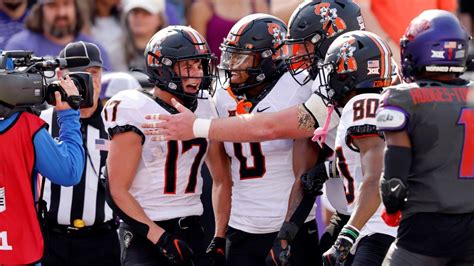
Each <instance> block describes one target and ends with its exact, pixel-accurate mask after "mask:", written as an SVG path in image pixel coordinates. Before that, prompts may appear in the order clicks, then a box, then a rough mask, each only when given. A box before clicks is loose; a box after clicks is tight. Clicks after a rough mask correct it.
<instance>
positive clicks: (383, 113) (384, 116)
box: [376, 106, 408, 131]
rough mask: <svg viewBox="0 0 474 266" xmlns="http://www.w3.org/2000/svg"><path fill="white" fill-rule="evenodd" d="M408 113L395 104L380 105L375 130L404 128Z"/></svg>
mask: <svg viewBox="0 0 474 266" xmlns="http://www.w3.org/2000/svg"><path fill="white" fill-rule="evenodd" d="M407 122H408V114H407V113H406V112H404V111H403V109H401V108H397V107H395V106H388V107H382V108H380V109H379V110H378V112H377V116H376V124H377V130H382V131H397V130H401V129H403V128H405V126H406V124H407Z"/></svg>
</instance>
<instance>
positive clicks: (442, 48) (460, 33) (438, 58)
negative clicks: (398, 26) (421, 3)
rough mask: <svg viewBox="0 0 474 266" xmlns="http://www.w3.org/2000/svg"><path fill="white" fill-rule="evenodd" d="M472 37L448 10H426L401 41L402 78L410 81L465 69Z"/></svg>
mask: <svg viewBox="0 0 474 266" xmlns="http://www.w3.org/2000/svg"><path fill="white" fill-rule="evenodd" d="M469 39H470V37H469V35H468V34H467V33H466V31H465V30H464V28H463V27H462V26H461V23H460V22H459V20H458V19H457V18H456V16H454V15H453V14H451V13H450V12H448V11H444V10H437V9H433V10H426V11H424V12H423V13H421V14H420V15H418V16H417V17H416V18H414V19H413V20H412V21H411V23H410V25H409V26H408V28H407V30H406V32H405V34H404V35H403V37H402V38H401V39H400V49H401V50H400V52H401V62H402V75H403V78H404V79H405V81H407V82H411V81H413V80H414V78H415V77H416V76H417V75H419V74H420V73H421V72H436V73H456V74H457V75H461V74H462V73H463V72H464V71H465V69H466V59H467V55H468V43H469Z"/></svg>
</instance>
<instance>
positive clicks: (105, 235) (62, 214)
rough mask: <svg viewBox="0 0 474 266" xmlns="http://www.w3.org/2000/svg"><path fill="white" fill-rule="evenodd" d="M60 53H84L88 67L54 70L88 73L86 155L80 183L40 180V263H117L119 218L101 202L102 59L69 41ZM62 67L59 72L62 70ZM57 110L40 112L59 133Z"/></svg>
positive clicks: (83, 125) (86, 44)
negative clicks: (43, 220)
mask: <svg viewBox="0 0 474 266" xmlns="http://www.w3.org/2000/svg"><path fill="white" fill-rule="evenodd" d="M59 57H60V58H66V59H68V58H71V57H72V58H74V57H87V58H88V59H89V61H90V63H89V64H88V65H87V66H82V67H71V68H67V69H64V70H62V71H58V77H60V76H61V74H64V73H66V72H72V71H84V72H87V73H89V74H91V76H92V80H93V87H94V88H93V89H94V92H93V105H92V106H91V107H88V108H81V109H80V113H81V119H80V123H81V133H82V134H81V137H82V140H83V145H84V146H83V147H84V150H85V154H86V160H85V163H84V164H83V167H84V171H83V173H82V179H81V182H79V184H77V185H75V186H74V187H73V188H66V187H62V186H59V185H56V184H52V183H51V182H46V184H45V190H44V191H45V193H44V195H45V197H44V199H45V201H46V202H47V203H48V215H47V225H48V226H47V234H46V237H45V238H46V243H47V244H48V246H47V247H46V251H45V256H44V258H43V260H42V264H43V265H46V266H48V265H71V266H74V265H101V266H106V265H119V264H120V260H119V259H120V258H119V256H120V244H119V240H118V234H117V231H116V229H117V227H118V221H117V220H116V219H114V218H115V216H113V213H112V210H111V209H110V207H109V206H108V205H107V203H106V202H105V190H104V187H103V186H102V183H101V180H102V169H103V168H104V166H105V161H106V158H107V149H108V148H107V145H108V136H107V133H106V131H105V129H104V123H103V122H102V118H101V116H100V113H101V112H102V103H101V102H100V100H99V95H100V91H101V77H102V67H103V60H102V56H101V52H100V49H99V48H98V47H97V45H95V44H93V43H89V42H82V41H79V42H73V43H69V44H68V45H66V47H65V48H64V49H63V50H62V51H61V52H60V53H59ZM61 72H63V73H61ZM56 116H57V114H56V112H55V111H54V110H53V109H48V110H45V111H43V112H42V114H41V118H43V119H44V120H45V121H46V122H47V123H48V124H49V125H50V126H51V128H50V129H51V130H50V133H51V135H52V136H53V137H56V136H57V135H58V127H57V123H56Z"/></svg>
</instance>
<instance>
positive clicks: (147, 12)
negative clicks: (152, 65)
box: [123, 0, 167, 70]
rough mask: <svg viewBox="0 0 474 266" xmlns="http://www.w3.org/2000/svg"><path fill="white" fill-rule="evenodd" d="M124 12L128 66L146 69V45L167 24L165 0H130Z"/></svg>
mask: <svg viewBox="0 0 474 266" xmlns="http://www.w3.org/2000/svg"><path fill="white" fill-rule="evenodd" d="M123 14H124V23H125V60H126V62H127V66H128V67H129V68H137V69H141V70H145V55H144V52H145V48H146V45H147V43H148V41H149V40H150V39H151V37H152V36H153V35H154V34H155V33H156V32H157V31H159V30H161V29H162V28H164V27H165V26H166V24H167V18H166V16H165V0H140V1H136V0H128V1H126V2H125V7H124V10H123Z"/></svg>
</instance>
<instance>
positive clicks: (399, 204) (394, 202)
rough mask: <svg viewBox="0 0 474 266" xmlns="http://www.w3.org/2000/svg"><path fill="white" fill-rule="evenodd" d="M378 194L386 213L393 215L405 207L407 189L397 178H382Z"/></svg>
mask: <svg viewBox="0 0 474 266" xmlns="http://www.w3.org/2000/svg"><path fill="white" fill-rule="evenodd" d="M380 194H381V196H382V201H383V205H385V209H386V210H387V213H388V214H395V213H396V212H397V211H399V210H402V209H403V207H404V206H405V200H406V197H407V187H406V185H405V184H404V183H403V181H402V180H400V179H398V178H392V179H390V180H386V179H384V178H383V179H382V181H381V182H380Z"/></svg>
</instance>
